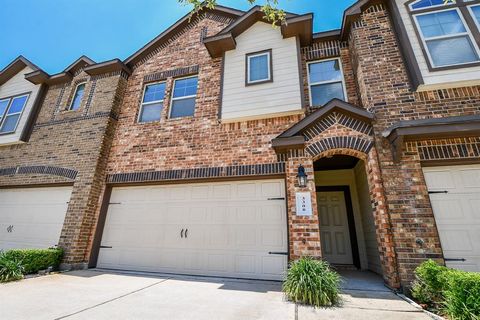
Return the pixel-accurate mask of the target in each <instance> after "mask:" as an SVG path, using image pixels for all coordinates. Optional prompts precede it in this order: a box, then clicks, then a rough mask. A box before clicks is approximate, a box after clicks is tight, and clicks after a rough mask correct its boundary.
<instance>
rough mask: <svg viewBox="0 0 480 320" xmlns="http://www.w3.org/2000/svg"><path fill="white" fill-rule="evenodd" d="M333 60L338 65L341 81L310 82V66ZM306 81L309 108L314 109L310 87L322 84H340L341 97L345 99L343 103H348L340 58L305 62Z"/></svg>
mask: <svg viewBox="0 0 480 320" xmlns="http://www.w3.org/2000/svg"><path fill="white" fill-rule="evenodd" d="M334 60H337V61H338V64H339V66H340V73H341V75H342V80H326V81H319V82H310V65H311V64H316V63H320V62H327V61H334ZM307 80H308V98H309V99H310V107H314V105H313V99H312V86H316V85H322V84H329V83H338V82H341V83H342V87H343V96H344V97H345V101H348V96H347V86H346V85H345V75H344V73H343V65H342V60H340V58H330V59H322V60H315V61H309V62H307Z"/></svg>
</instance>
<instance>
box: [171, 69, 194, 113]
mask: <svg viewBox="0 0 480 320" xmlns="http://www.w3.org/2000/svg"><path fill="white" fill-rule="evenodd" d="M189 78H197V92H196V93H195V94H194V95H189V96H184V97H180V98H174V97H173V94H174V92H175V85H176V84H177V81H178V80H183V79H189ZM197 94H198V74H196V75H193V76H186V77H181V78H175V79H174V80H173V87H172V94H171V99H170V108H169V109H170V110H168V119H182V118H189V117H193V116H195V109H196V108H197V101H196V100H197ZM190 98H195V108H194V110H193V115H191V116H183V117H175V118H172V109H173V101H177V100H185V99H190Z"/></svg>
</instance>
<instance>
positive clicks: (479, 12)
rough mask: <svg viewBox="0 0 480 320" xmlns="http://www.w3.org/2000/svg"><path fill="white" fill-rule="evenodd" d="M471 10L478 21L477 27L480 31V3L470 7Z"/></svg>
mask: <svg viewBox="0 0 480 320" xmlns="http://www.w3.org/2000/svg"><path fill="white" fill-rule="evenodd" d="M469 9H470V12H471V13H472V16H473V19H475V22H476V23H477V28H478V30H479V31H480V4H479V5H476V6H471V7H469Z"/></svg>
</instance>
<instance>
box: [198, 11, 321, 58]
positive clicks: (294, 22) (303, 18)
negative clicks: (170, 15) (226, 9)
mask: <svg viewBox="0 0 480 320" xmlns="http://www.w3.org/2000/svg"><path fill="white" fill-rule="evenodd" d="M258 21H263V22H266V23H270V22H268V21H267V20H266V19H265V14H264V13H263V11H262V7H260V6H254V7H253V8H251V9H250V10H248V11H247V12H245V13H244V14H243V15H242V16H241V17H239V18H238V19H237V20H235V21H234V22H232V23H231V24H230V25H228V26H227V27H225V28H224V29H223V30H222V31H220V32H219V33H217V34H216V35H214V36H210V37H206V38H205V39H204V41H203V42H204V44H205V47H206V48H207V50H208V52H209V53H210V56H212V57H213V58H216V57H220V56H221V55H222V54H223V52H225V51H228V50H232V49H235V47H236V45H237V44H236V42H235V38H236V37H238V36H239V35H240V34H242V33H243V32H244V31H246V30H247V29H248V28H250V27H251V26H252V25H253V24H254V23H256V22H258ZM312 26H313V13H307V14H304V15H297V14H293V13H287V14H286V20H285V23H282V24H281V26H280V30H281V33H282V35H283V37H284V38H289V37H293V36H299V38H300V43H301V44H302V45H307V44H310V42H311V41H312V34H313V33H312Z"/></svg>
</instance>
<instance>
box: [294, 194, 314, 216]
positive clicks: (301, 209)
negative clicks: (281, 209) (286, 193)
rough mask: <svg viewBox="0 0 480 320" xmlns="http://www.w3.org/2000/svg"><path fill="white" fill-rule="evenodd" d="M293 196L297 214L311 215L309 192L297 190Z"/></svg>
mask: <svg viewBox="0 0 480 320" xmlns="http://www.w3.org/2000/svg"><path fill="white" fill-rule="evenodd" d="M295 198H296V204H297V216H311V215H312V198H311V195H310V192H297V193H296V194H295Z"/></svg>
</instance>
